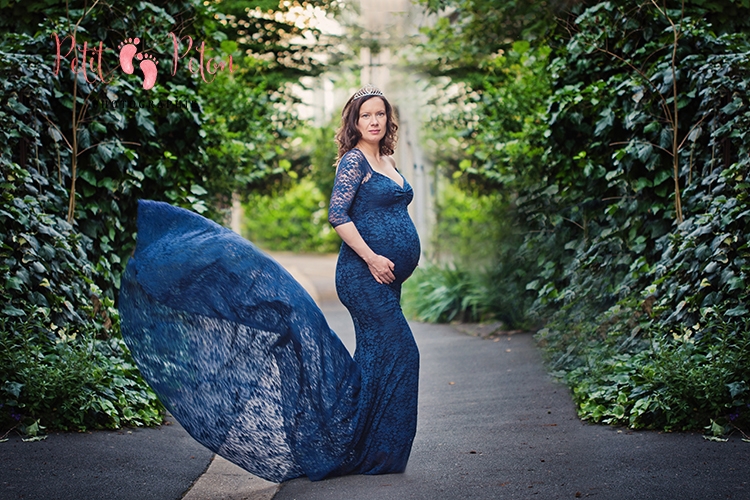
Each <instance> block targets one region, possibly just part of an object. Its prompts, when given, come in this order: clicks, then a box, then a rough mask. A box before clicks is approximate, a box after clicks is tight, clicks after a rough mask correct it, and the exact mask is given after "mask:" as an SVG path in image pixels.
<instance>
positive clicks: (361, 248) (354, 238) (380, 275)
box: [334, 222, 396, 285]
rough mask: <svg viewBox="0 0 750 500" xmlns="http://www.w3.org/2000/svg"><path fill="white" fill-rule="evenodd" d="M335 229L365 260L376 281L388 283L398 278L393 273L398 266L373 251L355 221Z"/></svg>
mask: <svg viewBox="0 0 750 500" xmlns="http://www.w3.org/2000/svg"><path fill="white" fill-rule="evenodd" d="M334 229H335V230H336V233H338V235H339V236H340V237H341V239H342V240H344V243H346V244H347V245H349V247H350V248H351V249H352V250H354V251H355V252H356V253H357V255H359V256H360V257H361V258H362V260H364V261H365V264H367V267H368V268H370V272H371V273H372V276H373V278H375V281H377V282H378V283H381V284H385V285H387V284H389V283H392V282H393V280H395V279H396V276H394V274H393V270H394V269H395V267H396V266H395V264H394V263H393V262H391V260H390V259H389V258H387V257H384V256H382V255H378V254H376V253H375V252H373V251H372V249H371V248H370V247H369V245H368V244H367V243H365V240H364V239H362V235H360V234H359V231H358V230H357V227H356V226H355V225H354V222H347V223H344V224H341V225H339V226H336V227H335V228H334Z"/></svg>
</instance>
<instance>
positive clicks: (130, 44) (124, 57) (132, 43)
mask: <svg viewBox="0 0 750 500" xmlns="http://www.w3.org/2000/svg"><path fill="white" fill-rule="evenodd" d="M140 42H141V40H140V38H132V39H131V38H128V39H127V40H125V41H124V42H122V43H120V45H119V46H118V47H117V50H119V51H120V67H121V68H122V70H123V71H124V72H125V73H127V74H128V75H132V74H133V70H134V68H133V56H135V53H136V52H138V47H136V45H138V44H139V43H140Z"/></svg>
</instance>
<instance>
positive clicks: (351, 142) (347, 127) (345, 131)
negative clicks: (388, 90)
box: [336, 95, 398, 163]
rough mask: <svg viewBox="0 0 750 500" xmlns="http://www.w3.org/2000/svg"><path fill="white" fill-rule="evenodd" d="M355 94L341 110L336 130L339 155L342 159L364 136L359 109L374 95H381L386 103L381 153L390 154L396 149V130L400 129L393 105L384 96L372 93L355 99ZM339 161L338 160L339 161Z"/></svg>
mask: <svg viewBox="0 0 750 500" xmlns="http://www.w3.org/2000/svg"><path fill="white" fill-rule="evenodd" d="M353 97H354V96H352V97H350V98H349V100H348V101H347V103H346V106H344V110H343V111H342V112H341V127H340V128H339V130H338V131H337V132H336V142H337V143H338V145H339V157H338V159H339V160H340V159H341V157H342V156H344V153H346V152H347V151H349V150H350V149H352V148H354V147H355V146H356V145H357V143H358V142H359V140H360V139H361V138H362V134H360V133H359V131H358V130H357V121H359V109H360V108H361V107H362V104H363V103H364V102H365V101H368V100H370V99H372V98H374V97H379V98H380V99H382V100H383V102H384V103H385V118H386V121H385V135H384V136H383V138H382V139H380V154H381V155H383V156H390V155H392V154H393V152H394V151H395V149H396V141H397V140H398V139H397V138H396V131H397V130H398V124H397V123H396V117H395V116H394V113H393V107H392V106H391V103H389V102H388V99H386V98H385V97H384V96H380V95H370V96H364V97H360V98H359V99H354V98H353ZM337 163H338V161H337Z"/></svg>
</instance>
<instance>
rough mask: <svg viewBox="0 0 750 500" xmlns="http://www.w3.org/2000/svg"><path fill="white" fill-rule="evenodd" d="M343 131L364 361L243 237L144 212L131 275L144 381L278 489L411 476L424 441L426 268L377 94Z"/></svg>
mask: <svg viewBox="0 0 750 500" xmlns="http://www.w3.org/2000/svg"><path fill="white" fill-rule="evenodd" d="M343 118H344V120H343V124H342V128H341V130H340V132H339V134H338V135H337V139H338V141H339V145H340V151H341V154H340V159H339V164H338V169H337V173H336V182H335V186H334V191H333V194H332V196H331V208H330V212H331V216H330V220H331V223H332V224H333V225H334V226H335V228H336V231H337V232H338V233H339V234H340V235H341V237H342V239H343V240H344V243H343V244H342V248H341V253H340V256H339V262H338V266H337V271H336V286H337V290H338V292H339V296H340V298H341V300H342V302H343V303H344V304H345V305H346V307H347V308H348V309H349V311H350V312H351V315H352V318H353V321H354V325H355V329H356V334H357V350H356V352H355V356H354V359H352V357H351V356H350V355H349V353H348V352H347V350H346V348H345V347H344V346H343V344H342V343H341V341H340V340H339V338H338V337H337V336H336V334H335V333H334V332H332V331H331V329H330V328H329V326H328V324H327V323H326V320H325V318H324V316H323V314H322V312H321V311H320V309H319V308H318V307H317V305H316V304H315V302H314V301H313V300H312V298H311V297H310V296H309V295H308V294H307V292H305V290H304V289H303V288H302V287H301V286H300V285H299V284H298V283H297V282H296V281H295V280H294V279H293V278H292V277H291V276H290V275H289V274H288V273H287V272H286V271H285V270H284V269H283V268H282V267H281V266H280V265H279V264H278V263H276V262H275V261H274V260H273V259H271V258H270V257H268V256H267V255H265V254H264V253H262V252H261V251H259V250H258V249H257V248H256V247H255V246H253V245H252V244H251V243H249V242H248V241H246V240H244V239H243V238H241V237H240V236H239V235H237V234H235V233H233V232H232V231H230V230H228V229H226V228H224V227H222V226H220V225H218V224H216V223H214V222H212V221H209V220H207V219H205V218H203V217H201V216H200V215H198V214H195V213H192V212H189V211H187V210H184V209H181V208H177V207H173V206H171V205H168V204H166V203H160V202H154V201H141V202H140V203H139V206H138V240H137V245H136V250H135V252H134V254H133V256H132V257H131V258H130V260H129V261H128V264H127V267H126V270H125V273H124V275H123V278H122V285H121V293H120V302H119V307H120V319H121V324H122V334H123V338H124V339H125V341H126V343H127V344H128V347H129V348H130V351H131V353H132V354H133V357H134V359H135V360H136V362H137V364H138V367H139V368H140V370H141V373H142V374H143V376H144V377H145V378H146V380H147V381H148V382H149V384H150V385H151V387H152V388H153V389H154V391H155V392H156V393H157V394H158V396H159V398H160V399H161V401H162V402H163V403H164V405H165V406H166V408H167V409H168V410H169V411H170V412H171V413H172V415H173V416H174V417H175V419H177V420H178V421H179V422H180V424H182V426H183V427H184V428H185V429H186V430H187V431H188V433H190V435H192V436H193V437H194V438H195V439H196V440H197V441H199V442H200V443H202V444H203V445H205V446H206V447H208V448H209V449H211V450H212V451H214V452H216V453H218V454H220V455H222V456H224V457H225V458H227V459H228V460H230V461H232V462H234V463H236V464H238V465H239V466H241V467H244V468H245V469H247V470H248V471H250V472H252V473H253V474H256V475H257V476H260V477H262V478H265V479H268V480H270V481H277V482H281V481H285V480H288V479H292V478H295V477H300V476H307V477H308V478H310V479H311V480H320V479H324V478H327V477H333V476H340V475H344V474H385V473H390V472H401V471H403V470H404V468H405V467H406V462H407V460H408V457H409V453H410V450H411V445H412V441H413V439H414V434H415V431H416V416H417V382H418V378H417V377H418V370H419V353H418V351H417V347H416V344H415V342H414V339H413V337H412V334H411V331H410V329H409V326H408V324H407V323H406V320H405V319H404V316H403V313H402V312H401V308H400V305H399V296H400V287H401V283H402V282H403V281H404V280H405V279H406V278H407V277H408V276H409V275H410V274H411V273H412V272H413V270H414V268H415V267H416V265H417V262H418V259H419V254H420V250H419V240H418V238H417V234H416V231H415V229H414V225H413V224H412V222H411V220H410V219H409V216H408V213H407V210H406V206H407V204H408V203H409V202H410V201H411V198H412V196H413V194H412V190H411V187H410V186H409V185H408V183H407V182H406V180H405V179H404V178H403V176H401V175H400V174H399V173H398V171H397V170H396V169H395V166H394V163H393V161H392V160H391V159H390V157H389V155H390V154H392V153H393V146H394V143H395V131H396V128H397V126H396V124H395V122H394V119H393V117H392V111H391V106H390V104H389V103H388V102H387V101H386V99H385V97H383V95H382V93H381V92H380V91H379V90H377V89H374V88H372V87H365V88H364V89H362V90H360V91H359V92H357V93H356V94H355V95H354V96H352V98H351V99H350V100H349V102H348V103H347V105H346V107H345V108H344V112H343Z"/></svg>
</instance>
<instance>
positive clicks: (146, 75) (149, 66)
mask: <svg viewBox="0 0 750 500" xmlns="http://www.w3.org/2000/svg"><path fill="white" fill-rule="evenodd" d="M135 57H136V58H138V60H139V61H141V64H139V67H140V68H141V71H143V88H144V89H146V90H148V89H150V88H151V87H153V86H154V84H155V83H156V75H157V71H156V65H157V64H158V61H157V60H156V59H154V56H152V55H150V54H137V55H136V56H135Z"/></svg>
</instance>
